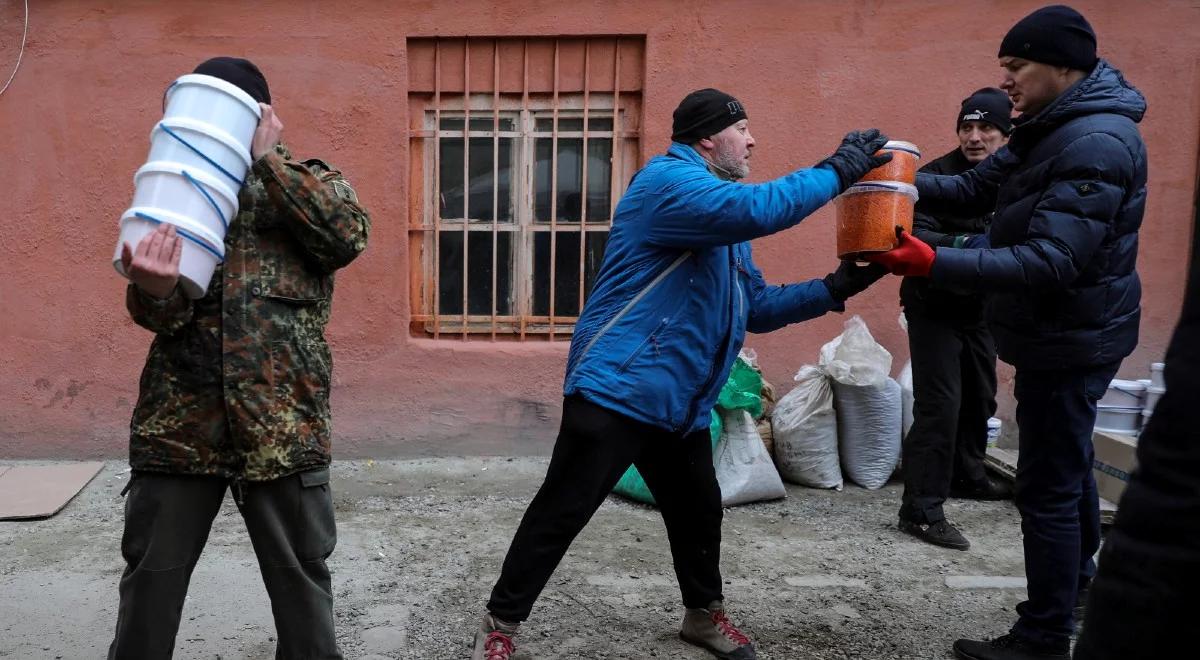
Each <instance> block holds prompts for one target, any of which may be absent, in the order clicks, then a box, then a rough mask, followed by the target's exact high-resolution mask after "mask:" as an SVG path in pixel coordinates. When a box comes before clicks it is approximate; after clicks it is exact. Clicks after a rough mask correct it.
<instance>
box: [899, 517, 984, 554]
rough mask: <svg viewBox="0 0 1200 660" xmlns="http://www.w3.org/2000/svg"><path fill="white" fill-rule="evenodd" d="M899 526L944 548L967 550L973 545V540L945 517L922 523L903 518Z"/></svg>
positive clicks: (923, 539) (906, 531)
mask: <svg viewBox="0 0 1200 660" xmlns="http://www.w3.org/2000/svg"><path fill="white" fill-rule="evenodd" d="M898 527H899V528H900V531H902V532H904V533H905V534H912V535H913V536H915V537H917V538H919V539H921V540H922V541H925V542H926V543H932V544H934V545H940V546H942V547H943V548H950V549H951V550H966V549H967V548H970V547H971V542H970V541H968V540H967V537H965V536H963V535H962V532H960V531H958V530H957V529H955V528H954V525H951V524H950V523H948V522H946V520H945V519H942V520H939V521H937V522H935V523H930V524H928V525H921V524H918V523H915V522H912V521H910V520H905V519H903V518H901V519H900V524H899V525H898Z"/></svg>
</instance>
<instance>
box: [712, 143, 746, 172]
mask: <svg viewBox="0 0 1200 660" xmlns="http://www.w3.org/2000/svg"><path fill="white" fill-rule="evenodd" d="M713 164H714V165H716V166H717V167H719V168H721V169H723V170H725V171H726V172H728V173H729V176H730V177H732V178H734V179H744V178H746V177H747V176H749V175H750V163H748V162H746V159H744V158H742V157H741V156H737V155H735V154H734V153H733V147H731V146H729V145H724V144H717V145H716V150H715V151H714V152H713Z"/></svg>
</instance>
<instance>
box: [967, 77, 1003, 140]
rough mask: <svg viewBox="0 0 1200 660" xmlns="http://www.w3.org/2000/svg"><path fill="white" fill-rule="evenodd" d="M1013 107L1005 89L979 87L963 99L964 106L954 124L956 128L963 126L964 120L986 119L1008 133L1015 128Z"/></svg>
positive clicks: (985, 120)
mask: <svg viewBox="0 0 1200 660" xmlns="http://www.w3.org/2000/svg"><path fill="white" fill-rule="evenodd" d="M1012 108H1013V104H1012V100H1011V99H1009V98H1008V94H1006V93H1004V91H1003V90H999V89H996V88H995V87H984V88H983V89H977V90H975V91H974V92H973V93H972V94H971V95H970V96H968V97H967V98H965V99H963V102H962V108H960V109H959V111H958V117H957V120H956V121H955V124H954V126H955V130H957V128H958V127H959V126H962V123H963V122H964V121H984V122H987V123H989V124H991V125H992V126H995V127H996V128H998V129H1000V132H1001V133H1003V134H1005V135H1008V134H1009V133H1012V129H1013V125H1012Z"/></svg>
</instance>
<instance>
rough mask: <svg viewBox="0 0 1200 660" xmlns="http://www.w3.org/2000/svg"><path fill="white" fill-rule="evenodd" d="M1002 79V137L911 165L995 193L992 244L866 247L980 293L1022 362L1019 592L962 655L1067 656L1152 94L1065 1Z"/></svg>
mask: <svg viewBox="0 0 1200 660" xmlns="http://www.w3.org/2000/svg"><path fill="white" fill-rule="evenodd" d="M999 56H1000V64H1001V66H1002V67H1003V68H1004V82H1003V84H1002V85H1001V88H1002V89H1004V90H1005V91H1007V92H1008V95H1009V97H1010V98H1012V100H1013V104H1014V106H1015V108H1016V109H1017V110H1018V111H1020V112H1021V113H1022V114H1021V116H1020V117H1018V118H1017V119H1016V121H1015V123H1016V125H1017V126H1016V128H1015V129H1014V130H1013V134H1012V137H1011V139H1010V140H1009V143H1008V145H1007V147H1005V148H1003V149H1001V150H999V151H997V152H996V154H995V155H993V156H992V157H990V158H988V159H987V160H986V161H984V162H983V163H980V164H979V166H977V167H976V168H975V169H973V170H970V171H969V172H965V173H964V174H961V175H959V176H950V177H946V176H941V177H939V176H932V175H926V174H922V175H919V176H918V177H917V188H918V190H919V192H920V194H921V196H922V197H925V198H928V199H938V200H942V203H946V202H958V203H960V204H962V205H964V206H965V207H966V208H973V209H976V210H979V211H982V210H986V209H989V208H994V209H995V214H994V215H993V217H992V224H991V227H990V228H989V230H988V239H989V241H990V243H991V246H992V247H991V248H990V249H955V248H946V247H939V248H937V250H936V252H935V251H934V249H933V248H931V247H930V246H928V245H926V244H925V243H924V242H922V241H920V240H919V239H916V238H913V237H912V236H910V235H908V234H902V235H901V241H900V246H899V247H897V248H896V249H894V250H891V251H890V252H884V253H880V254H878V255H875V256H874V257H872V258H873V259H874V260H876V261H878V262H879V263H882V264H884V265H885V266H888V267H889V268H890V269H891V270H892V272H894V273H896V274H899V275H916V276H927V277H929V278H930V280H931V281H932V282H933V283H934V284H936V285H938V286H943V287H951V288H956V289H960V290H963V291H981V292H983V291H986V292H988V293H989V302H988V312H987V316H988V320H989V323H990V326H991V329H992V332H993V334H994V336H995V338H996V344H997V348H998V351H999V355H1000V358H1001V359H1003V360H1004V361H1005V362H1009V363H1011V364H1013V365H1014V366H1015V367H1016V368H1017V374H1016V387H1015V394H1016V398H1017V426H1018V428H1019V430H1020V441H1019V442H1020V456H1019V458H1018V465H1017V481H1016V502H1017V508H1018V509H1019V510H1020V512H1021V527H1022V531H1023V532H1024V546H1025V573H1026V577H1027V578H1028V580H1029V587H1028V593H1029V597H1028V599H1027V600H1026V601H1025V602H1023V603H1021V604H1019V605H1018V606H1017V614H1018V615H1019V619H1018V621H1017V623H1016V625H1015V626H1013V629H1012V631H1011V632H1010V633H1009V634H1007V635H1004V636H1003V637H1000V638H999V639H995V640H992V641H991V642H976V641H969V640H959V641H958V642H955V644H954V650H955V652H956V653H957V654H958V656H959V657H961V658H968V659H986V660H1023V659H1026V658H1030V659H1032V658H1039V659H1045V658H1060V659H1065V658H1067V657H1068V654H1069V652H1070V635H1071V632H1072V629H1073V625H1072V618H1073V617H1072V609H1073V608H1074V606H1075V605H1076V603H1077V602H1078V600H1079V592H1080V591H1081V590H1083V589H1084V588H1086V585H1087V584H1088V582H1089V581H1090V579H1091V577H1092V575H1093V574H1094V573H1095V564H1094V563H1093V562H1092V555H1093V554H1094V553H1095V552H1096V549H1097V548H1098V547H1099V543H1100V521H1099V518H1100V516H1099V499H1098V495H1097V493H1096V482H1095V479H1094V478H1093V477H1092V457H1093V452H1092V426H1093V425H1094V424H1095V419H1096V402H1097V401H1098V400H1099V398H1100V397H1101V396H1102V395H1103V394H1104V392H1105V390H1106V389H1107V387H1108V383H1109V381H1110V380H1111V379H1112V377H1113V376H1114V375H1115V374H1116V372H1117V368H1118V367H1119V366H1120V364H1121V360H1122V359H1123V358H1124V357H1125V356H1127V355H1129V354H1130V353H1131V352H1132V351H1133V349H1134V347H1135V346H1136V345H1137V338H1138V320H1139V316H1140V310H1141V306H1140V300H1141V284H1140V282H1139V281H1138V276H1137V272H1136V270H1135V262H1136V259H1137V232H1138V228H1139V227H1140V226H1141V223H1142V214H1143V211H1144V210H1145V205H1146V170H1147V168H1146V147H1145V144H1144V143H1143V142H1142V138H1141V135H1140V134H1139V133H1138V129H1137V123H1138V122H1139V121H1141V119H1142V115H1143V114H1144V113H1145V111H1146V101H1145V99H1144V98H1143V97H1142V95H1141V93H1139V92H1138V91H1137V90H1136V89H1134V88H1133V87H1132V86H1131V85H1129V84H1128V83H1127V82H1125V79H1124V78H1123V77H1122V75H1121V73H1120V72H1119V71H1117V70H1116V69H1115V68H1114V67H1112V66H1111V65H1110V64H1108V63H1107V62H1105V61H1103V60H1098V59H1097V57H1096V37H1095V33H1094V32H1093V31H1092V28H1091V26H1090V25H1089V24H1088V23H1087V21H1086V20H1085V19H1084V18H1083V16H1081V15H1080V14H1079V13H1078V12H1076V11H1075V10H1073V9H1071V8H1069V7H1064V6H1061V5H1055V6H1050V7H1044V8H1042V9H1039V10H1037V11H1035V12H1034V13H1033V14H1030V15H1029V16H1027V17H1026V18H1024V19H1022V20H1021V21H1019V22H1018V23H1017V24H1016V25H1015V26H1013V28H1012V29H1011V30H1010V31H1009V33H1008V34H1007V35H1006V36H1005V38H1004V41H1003V42H1002V44H1001V46H1000V53H999Z"/></svg>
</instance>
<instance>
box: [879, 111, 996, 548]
mask: <svg viewBox="0 0 1200 660" xmlns="http://www.w3.org/2000/svg"><path fill="white" fill-rule="evenodd" d="M955 127H956V132H957V133H958V141H959V145H958V146H957V147H955V148H954V150H953V151H951V152H950V153H948V154H946V155H944V156H942V157H941V158H938V159H937V160H934V161H933V162H931V163H929V164H928V165H926V166H924V167H922V168H921V172H925V173H928V174H946V175H956V174H962V173H963V172H966V171H967V170H969V169H971V168H973V167H975V166H976V165H977V164H979V163H981V162H983V160H984V159H986V158H987V157H988V156H990V155H992V154H993V153H995V152H996V150H997V149H999V148H1000V147H1002V146H1004V144H1005V143H1006V142H1008V134H1009V133H1011V132H1012V101H1010V100H1009V99H1008V95H1007V94H1005V93H1004V92H1003V91H1002V90H999V89H996V88H994V87H985V88H983V89H980V90H977V91H976V92H975V93H973V94H971V96H969V97H967V98H966V99H964V100H963V102H962V107H961V108H960V109H959V111H958V114H957V115H956V119H955ZM991 219H992V214H991V213H990V212H986V213H966V214H964V213H957V212H955V211H954V210H953V209H938V208H937V202H936V200H920V201H918V202H917V208H916V215H915V217H914V219H913V233H914V235H916V237H917V238H919V239H921V240H922V241H925V242H926V243H928V244H930V245H932V246H941V247H964V246H974V245H985V244H986V240H987V239H986V236H985V233H986V232H987V226H988V224H989V223H990V222H991ZM983 301H984V299H983V297H982V296H980V295H978V294H972V293H958V292H954V291H947V290H945V289H939V288H937V287H936V286H932V285H931V284H930V282H929V279H928V278H924V277H906V278H904V283H903V284H901V285H900V302H901V304H903V305H904V317H905V318H906V319H907V321H908V348H909V354H910V355H911V356H912V378H913V398H914V403H913V425H912V429H911V430H909V432H908V434H907V435H906V436H905V437H904V447H903V461H902V464H903V465H904V496H903V500H902V504H901V506H900V522H899V527H900V530H901V531H904V532H906V533H908V534H912V535H913V536H916V537H917V538H919V539H921V540H923V541H926V542H929V543H933V544H934V545H940V546H944V547H947V548H953V549H955V550H966V549H968V548H969V547H970V545H971V544H970V542H968V541H967V539H966V537H964V536H963V535H962V533H961V532H959V531H958V529H956V528H955V527H954V526H953V525H951V524H950V522H949V521H948V520H946V514H945V512H944V511H943V510H942V505H943V504H944V503H945V502H946V497H947V496H950V497H964V498H970V499H982V500H997V499H1004V498H1006V497H1008V496H1009V495H1010V493H1009V489H1008V488H1006V487H1003V486H1001V485H1000V484H998V483H995V482H993V481H992V480H990V479H988V476H987V471H986V469H985V468H984V465H983V458H984V455H985V452H986V451H987V422H988V418H989V417H991V416H992V414H993V413H994V412H996V344H995V342H994V341H992V334H991V333H990V332H988V328H987V323H986V322H985V321H984V318H983Z"/></svg>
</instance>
